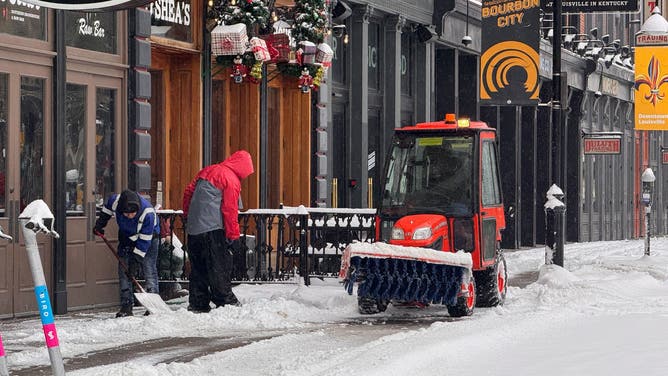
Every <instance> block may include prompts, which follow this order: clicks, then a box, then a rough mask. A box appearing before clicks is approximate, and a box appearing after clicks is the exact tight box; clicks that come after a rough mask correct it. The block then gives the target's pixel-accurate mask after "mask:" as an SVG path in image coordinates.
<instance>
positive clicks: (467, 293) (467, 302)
mask: <svg viewBox="0 0 668 376" xmlns="http://www.w3.org/2000/svg"><path fill="white" fill-rule="evenodd" d="M475 303H476V287H475V279H474V278H473V276H470V277H469V279H468V281H467V282H464V283H462V292H461V293H460V294H459V296H457V303H456V304H455V305H452V306H448V313H449V314H450V316H451V317H462V316H471V315H472V314H473V309H474V308H475Z"/></svg>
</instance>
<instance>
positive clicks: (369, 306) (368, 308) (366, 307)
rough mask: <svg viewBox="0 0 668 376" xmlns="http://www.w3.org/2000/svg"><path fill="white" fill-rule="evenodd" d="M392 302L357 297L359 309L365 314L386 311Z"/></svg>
mask: <svg viewBox="0 0 668 376" xmlns="http://www.w3.org/2000/svg"><path fill="white" fill-rule="evenodd" d="M389 303H390V302H389V301H387V300H382V299H373V298H362V297H357V309H358V310H359V312H360V313H361V314H363V315H373V314H374V313H380V312H385V310H386V309H387V305H388V304H389Z"/></svg>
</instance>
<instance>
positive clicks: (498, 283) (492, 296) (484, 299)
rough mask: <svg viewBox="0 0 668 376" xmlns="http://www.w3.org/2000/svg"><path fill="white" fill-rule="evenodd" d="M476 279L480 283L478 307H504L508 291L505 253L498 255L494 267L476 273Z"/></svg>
mask: <svg viewBox="0 0 668 376" xmlns="http://www.w3.org/2000/svg"><path fill="white" fill-rule="evenodd" d="M475 279H476V281H477V282H478V307H496V306H497V305H500V304H501V305H502V304H503V303H504V302H505V300H506V292H507V291H508V286H507V281H508V271H507V270H506V258H505V257H504V256H503V253H502V252H499V253H498V255H497V256H496V262H495V263H494V266H493V267H491V268H487V269H485V270H482V271H479V272H476V273H475Z"/></svg>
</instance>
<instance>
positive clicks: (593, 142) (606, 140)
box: [584, 136, 622, 155]
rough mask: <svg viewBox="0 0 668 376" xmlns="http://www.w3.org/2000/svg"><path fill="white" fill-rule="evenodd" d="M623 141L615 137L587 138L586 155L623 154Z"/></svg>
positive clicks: (585, 138)
mask: <svg viewBox="0 0 668 376" xmlns="http://www.w3.org/2000/svg"><path fill="white" fill-rule="evenodd" d="M621 152H622V139H621V138H620V137H615V136H585V137H584V153H585V154H586V155H589V154H621Z"/></svg>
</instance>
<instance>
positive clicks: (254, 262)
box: [158, 206, 376, 284]
mask: <svg viewBox="0 0 668 376" xmlns="http://www.w3.org/2000/svg"><path fill="white" fill-rule="evenodd" d="M375 213H376V211H375V209H332V208H306V207H303V206H299V207H283V208H281V209H251V210H248V211H245V212H243V213H239V230H240V232H241V247H240V250H239V251H238V252H236V253H235V254H234V255H233V260H234V268H233V272H232V278H233V281H235V282H260V283H261V282H280V281H290V280H294V279H295V278H296V277H297V276H299V277H302V278H304V283H305V284H309V283H310V277H318V278H328V277H336V276H338V272H339V268H340V265H341V255H342V254H343V250H344V249H345V248H346V246H347V245H348V244H350V243H352V242H355V241H359V242H373V241H374V240H375V234H376V214H375ZM158 215H159V217H160V219H161V224H162V225H163V226H165V229H168V231H163V237H164V239H165V241H164V242H163V243H162V245H161V253H160V255H159V260H158V262H159V265H161V266H162V268H159V274H160V278H161V280H185V279H186V278H187V275H188V270H187V268H188V266H187V265H188V263H187V262H184V263H183V267H182V268H181V269H180V270H176V271H174V270H173V269H169V270H167V267H168V266H171V267H173V266H174V265H179V262H180V260H179V257H181V255H182V256H183V258H184V259H187V247H185V244H186V234H185V231H184V226H183V221H182V218H181V216H182V213H181V211H171V210H170V211H166V210H160V211H158ZM171 234H176V237H174V236H170V235H171ZM175 239H177V240H180V241H181V242H183V244H184V246H183V247H182V248H181V249H183V250H186V252H185V253H183V252H180V249H179V247H178V244H176V246H175V245H174V244H173V241H174V240H175ZM173 258H176V260H174V259H173ZM161 270H167V271H166V272H164V273H163V272H161Z"/></svg>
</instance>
